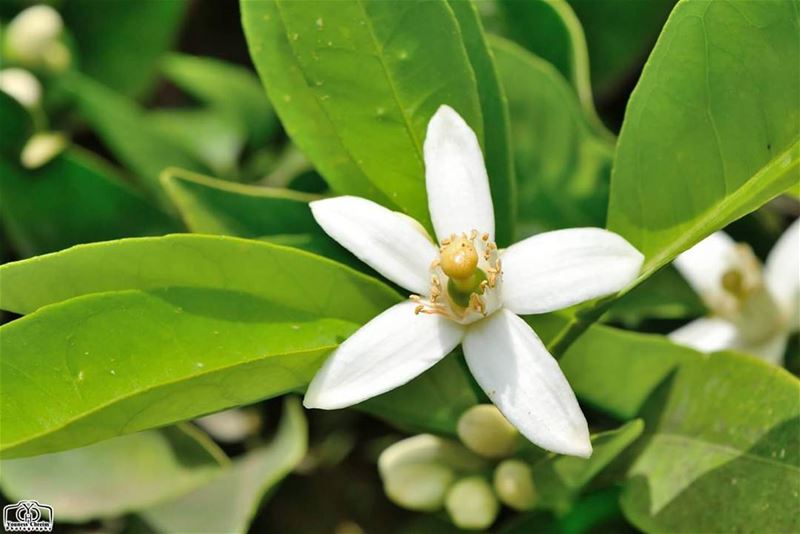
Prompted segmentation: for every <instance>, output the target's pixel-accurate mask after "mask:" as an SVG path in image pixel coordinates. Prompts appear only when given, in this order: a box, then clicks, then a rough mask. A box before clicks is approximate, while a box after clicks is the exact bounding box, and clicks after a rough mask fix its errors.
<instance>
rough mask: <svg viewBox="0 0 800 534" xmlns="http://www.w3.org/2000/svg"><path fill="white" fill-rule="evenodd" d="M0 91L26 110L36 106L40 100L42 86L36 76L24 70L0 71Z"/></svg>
mask: <svg viewBox="0 0 800 534" xmlns="http://www.w3.org/2000/svg"><path fill="white" fill-rule="evenodd" d="M0 91H3V92H4V93H7V94H8V95H10V96H11V97H13V98H14V99H15V100H16V101H17V102H19V103H20V104H22V105H23V106H25V107H26V108H33V107H36V106H38V105H39V102H40V101H41V99H42V84H40V83H39V80H37V79H36V76H34V75H33V74H31V73H30V72H28V71H27V70H24V69H17V68H11V69H3V70H0Z"/></svg>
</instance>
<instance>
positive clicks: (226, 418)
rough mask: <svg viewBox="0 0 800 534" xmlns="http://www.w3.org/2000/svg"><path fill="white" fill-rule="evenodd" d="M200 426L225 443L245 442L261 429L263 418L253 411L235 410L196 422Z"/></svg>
mask: <svg viewBox="0 0 800 534" xmlns="http://www.w3.org/2000/svg"><path fill="white" fill-rule="evenodd" d="M194 422H195V423H197V425H198V426H200V427H201V428H202V429H203V430H205V431H206V432H208V433H209V434H211V436H212V437H213V438H214V439H216V440H218V441H222V442H223V443H236V442H237V441H244V440H245V439H247V438H249V437H250V436H252V435H254V434H255V433H256V432H258V431H259V429H260V428H261V418H260V417H259V415H258V412H256V411H253V410H247V409H241V408H233V409H230V410H223V411H221V412H217V413H212V414H211V415H206V416H205V417H200V418H199V419H195V420H194Z"/></svg>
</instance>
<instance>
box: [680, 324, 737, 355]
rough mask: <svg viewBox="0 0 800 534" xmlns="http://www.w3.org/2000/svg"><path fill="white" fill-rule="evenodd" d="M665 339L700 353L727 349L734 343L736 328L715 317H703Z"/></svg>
mask: <svg viewBox="0 0 800 534" xmlns="http://www.w3.org/2000/svg"><path fill="white" fill-rule="evenodd" d="M667 337H669V339H670V340H672V341H673V342H675V343H677V344H679V345H685V346H687V347H691V348H693V349H696V350H699V351H701V352H715V351H718V350H723V349H729V348H731V347H733V346H734V345H735V343H736V337H737V336H736V326H734V325H733V323H730V322H728V321H726V320H724V319H719V318H717V317H703V318H700V319H696V320H694V321H692V322H690V323H688V324H685V325H683V326H682V327H680V328H678V329H677V330H675V331H674V332H672V333H670V334H669V335H668V336H667Z"/></svg>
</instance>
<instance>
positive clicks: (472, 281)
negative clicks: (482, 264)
mask: <svg viewBox="0 0 800 534" xmlns="http://www.w3.org/2000/svg"><path fill="white" fill-rule="evenodd" d="M484 280H486V273H484V272H483V271H482V270H481V269H475V272H473V273H472V275H471V276H469V277H468V278H464V279H458V278H449V279H448V281H447V294H448V295H449V296H450V300H452V301H453V303H455V304H456V305H458V306H460V307H462V308H466V307H468V306H469V298H470V296H472V294H473V293H477V294H478V295H481V294H482V293H483V290H482V289H481V282H483V281H484Z"/></svg>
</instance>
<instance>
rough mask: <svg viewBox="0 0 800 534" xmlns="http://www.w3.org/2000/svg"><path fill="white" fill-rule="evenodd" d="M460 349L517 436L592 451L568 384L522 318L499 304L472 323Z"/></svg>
mask: <svg viewBox="0 0 800 534" xmlns="http://www.w3.org/2000/svg"><path fill="white" fill-rule="evenodd" d="M464 355H465V356H466V359H467V365H468V366H469V368H470V371H472V375H473V376H474V377H475V380H477V381H478V384H480V386H481V387H482V388H483V390H484V391H485V392H486V394H487V395H488V396H489V398H490V399H491V400H492V402H494V403H495V405H496V406H497V407H498V408H499V409H500V411H501V412H502V413H503V415H505V416H506V418H507V419H508V420H509V422H510V423H511V424H513V425H514V426H515V427H516V428H517V430H519V431H520V433H521V434H522V435H523V436H525V437H526V438H528V439H529V440H530V441H532V442H533V443H535V444H536V445H538V446H540V447H542V448H545V449H547V450H551V451H554V452H558V453H562V454H572V455H574V456H583V457H588V456H590V455H591V454H592V445H591V442H590V441H589V428H588V426H587V425H586V418H585V417H584V416H583V413H582V412H581V409H580V407H579V406H578V401H577V400H576V399H575V394H574V393H573V392H572V388H571V387H570V385H569V383H568V382H567V379H566V378H565V377H564V374H563V373H562V372H561V368H560V367H559V366H558V363H557V362H556V360H555V359H554V358H553V357H552V356H551V355H550V353H548V352H547V349H546V348H545V346H544V345H543V344H542V342H541V341H540V340H539V338H538V337H537V336H536V334H535V333H534V331H533V330H531V327H530V326H528V324H527V323H525V321H523V320H522V319H520V318H519V317H517V316H516V315H514V314H513V313H511V312H510V311H508V310H505V309H501V310H499V311H497V312H495V313H494V314H492V315H490V316H489V317H487V318H486V319H484V320H482V321H478V322H477V323H474V324H473V325H472V326H471V327H470V329H469V330H468V331H467V335H466V336H465V338H464Z"/></svg>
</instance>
